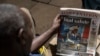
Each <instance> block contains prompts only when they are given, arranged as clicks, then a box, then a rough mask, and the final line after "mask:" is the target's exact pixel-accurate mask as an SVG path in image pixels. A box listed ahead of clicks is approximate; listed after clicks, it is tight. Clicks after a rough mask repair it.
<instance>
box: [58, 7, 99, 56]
mask: <svg viewBox="0 0 100 56" xmlns="http://www.w3.org/2000/svg"><path fill="white" fill-rule="evenodd" d="M60 10H61V12H60V18H61V19H62V22H61V26H60V29H59V33H58V39H57V55H61V56H95V52H96V41H97V34H98V29H99V21H100V19H99V18H100V11H96V10H86V9H77V8H61V9H60Z"/></svg>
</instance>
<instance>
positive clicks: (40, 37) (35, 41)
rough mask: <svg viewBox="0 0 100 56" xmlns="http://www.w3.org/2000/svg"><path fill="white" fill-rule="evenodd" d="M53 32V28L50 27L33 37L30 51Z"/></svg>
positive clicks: (40, 44) (36, 47)
mask: <svg viewBox="0 0 100 56" xmlns="http://www.w3.org/2000/svg"><path fill="white" fill-rule="evenodd" d="M54 33H55V29H54V28H50V29H49V30H48V31H46V32H44V33H43V34H42V35H40V36H39V37H37V38H35V39H34V40H33V42H32V47H31V51H35V50H36V49H38V48H39V47H40V46H42V45H43V44H44V43H45V42H46V41H47V40H48V39H49V38H50V37H51V36H52V35H53V34H54Z"/></svg>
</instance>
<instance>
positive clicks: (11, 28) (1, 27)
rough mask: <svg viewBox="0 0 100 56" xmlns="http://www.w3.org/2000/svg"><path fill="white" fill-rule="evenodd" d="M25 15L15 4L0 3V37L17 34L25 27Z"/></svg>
mask: <svg viewBox="0 0 100 56" xmlns="http://www.w3.org/2000/svg"><path fill="white" fill-rule="evenodd" d="M23 18H24V16H23V15H22V12H21V10H20V9H19V8H18V7H16V6H15V5H11V4H0V38H2V37H9V36H13V35H17V33H18V30H19V29H20V28H21V27H24V24H25V23H24V19H23Z"/></svg>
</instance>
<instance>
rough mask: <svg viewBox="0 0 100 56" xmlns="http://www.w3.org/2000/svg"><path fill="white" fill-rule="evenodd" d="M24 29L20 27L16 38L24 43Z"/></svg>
mask: <svg viewBox="0 0 100 56" xmlns="http://www.w3.org/2000/svg"><path fill="white" fill-rule="evenodd" d="M23 35H24V29H23V28H20V29H19V32H18V38H19V39H20V42H21V43H22V44H23V45H24V44H25V38H24V36H23Z"/></svg>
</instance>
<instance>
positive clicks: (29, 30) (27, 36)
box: [21, 8, 34, 52]
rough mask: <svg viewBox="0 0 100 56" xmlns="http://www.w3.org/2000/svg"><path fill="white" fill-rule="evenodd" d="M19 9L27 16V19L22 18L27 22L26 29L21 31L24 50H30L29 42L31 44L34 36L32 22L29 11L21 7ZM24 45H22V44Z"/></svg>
mask: <svg viewBox="0 0 100 56" xmlns="http://www.w3.org/2000/svg"><path fill="white" fill-rule="evenodd" d="M21 10H22V11H23V13H24V14H25V16H26V17H27V19H24V20H25V21H26V24H27V29H26V32H25V31H24V32H23V37H24V41H23V40H22V41H23V42H25V43H24V44H25V51H26V52H30V51H31V44H32V40H33V37H34V23H33V20H32V17H31V14H30V13H29V11H28V10H27V9H25V8H21ZM23 47H24V46H23Z"/></svg>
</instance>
